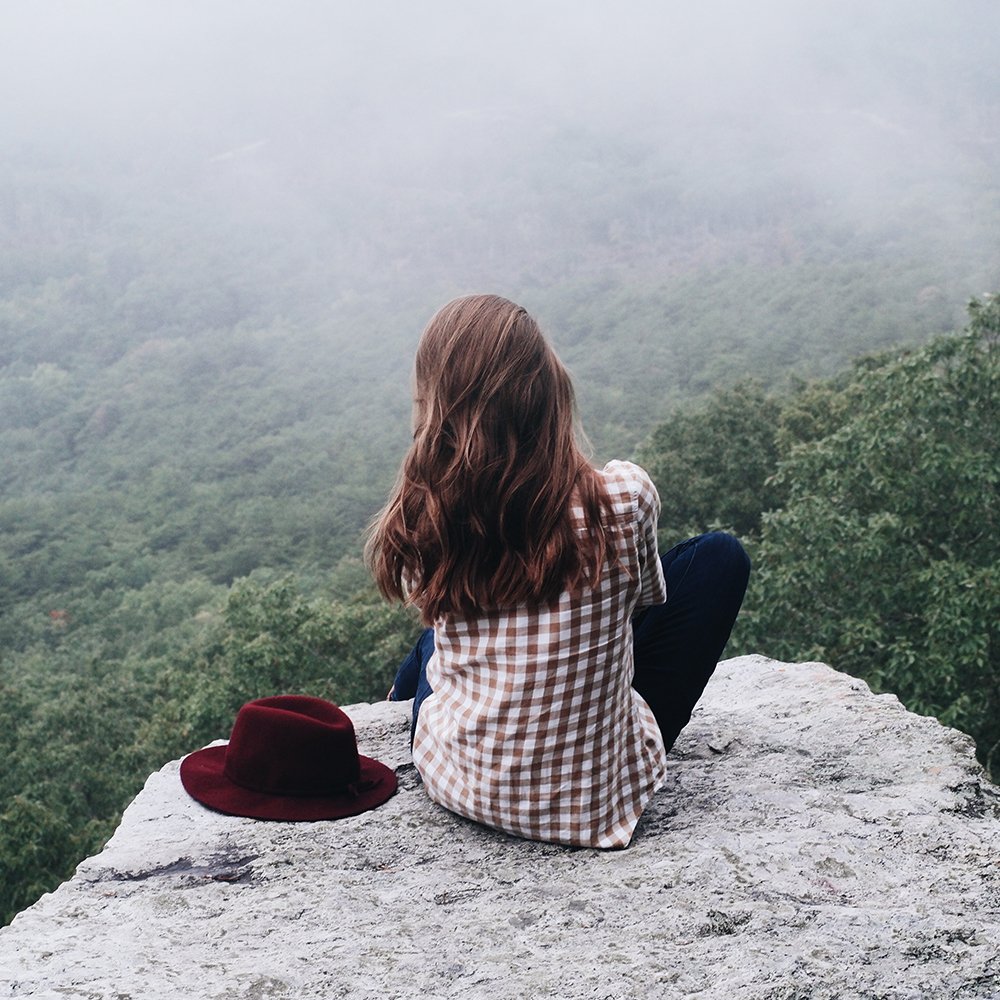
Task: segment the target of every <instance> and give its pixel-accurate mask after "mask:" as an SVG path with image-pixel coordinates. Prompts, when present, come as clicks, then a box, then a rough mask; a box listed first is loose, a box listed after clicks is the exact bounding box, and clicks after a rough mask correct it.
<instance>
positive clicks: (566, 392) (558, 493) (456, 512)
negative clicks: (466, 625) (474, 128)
mask: <svg viewBox="0 0 1000 1000" xmlns="http://www.w3.org/2000/svg"><path fill="white" fill-rule="evenodd" d="M414 389H415V394H414V410H413V414H414V415H413V423H414V429H413V444H412V446H411V447H410V450H409V451H408V452H407V455H406V457H405V458H404V460H403V464H402V467H401V469H400V472H399V476H398V478H397V480H396V485H395V487H394V489H393V492H392V495H391V496H390V498H389V501H388V503H387V504H386V505H385V507H384V508H383V509H382V511H381V513H380V514H379V515H378V516H377V517H376V519H375V521H374V522H373V523H372V526H371V529H370V532H369V537H368V544H367V545H366V548H365V555H366V558H367V561H368V565H369V567H370V569H371V571H372V575H373V576H374V578H375V582H376V584H377V585H378V587H379V589H380V590H381V591H382V593H383V594H384V595H385V596H386V597H388V598H390V599H397V600H406V601H409V602H411V603H413V604H415V605H416V606H417V607H419V608H420V610H421V614H422V617H423V620H424V621H425V623H427V624H431V623H433V622H434V621H435V620H436V619H437V618H439V617H440V616H441V615H442V614H448V613H453V614H457V615H460V616H464V617H471V616H474V615H476V614H477V613H481V612H482V611H484V610H488V609H496V608H506V607H511V606H513V605H515V604H519V603H522V602H538V603H542V602H547V601H550V600H553V599H555V598H556V597H558V596H559V594H561V593H562V592H563V591H564V590H572V589H575V588H578V587H582V586H584V585H587V586H593V585H594V584H596V582H597V580H598V579H599V577H600V574H601V570H602V567H603V565H604V562H605V559H606V558H607V555H608V550H609V545H610V542H609V537H608V528H609V524H610V519H611V514H610V504H609V501H608V497H607V494H606V492H605V490H604V487H603V483H602V481H601V479H600V477H599V476H598V474H597V473H596V472H595V471H594V469H593V468H591V466H590V464H589V462H588V461H587V459H586V458H585V456H584V455H583V453H582V451H581V448H580V446H579V444H578V440H577V435H576V405H575V399H574V393H573V385H572V382H571V381H570V377H569V373H568V372H567V371H566V369H565V368H564V367H563V365H562V362H560V360H559V358H558V357H556V354H555V352H554V351H553V350H552V348H551V347H550V346H549V345H548V343H547V342H546V340H545V338H544V337H543V336H542V332H541V330H540V329H539V328H538V324H537V323H536V322H535V321H534V319H532V317H531V316H529V315H528V313H527V312H526V311H525V310H524V309H523V308H522V307H521V306H518V305H515V304H514V303H513V302H509V301H508V300H507V299H503V298H500V297H499V296H497V295H470V296H467V297H465V298H460V299H455V300H454V301H453V302H449V303H448V304H447V305H446V306H444V307H443V308H442V309H441V310H440V311H439V312H438V313H437V314H436V315H435V316H434V317H433V318H432V319H431V321H430V323H429V324H428V326H427V329H426V330H425V331H424V334H423V336H422V337H421V339H420V344H419V346H418V348H417V357H416V363H415V373H414ZM574 507H577V508H579V510H580V511H581V513H582V530H580V521H579V520H578V519H576V520H574V516H573V514H572V510H573V508H574Z"/></svg>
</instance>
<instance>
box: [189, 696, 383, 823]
mask: <svg viewBox="0 0 1000 1000" xmlns="http://www.w3.org/2000/svg"><path fill="white" fill-rule="evenodd" d="M181 782H182V783H183V785H184V788H185V789H186V790H187V792H188V794H189V795H191V796H192V797H193V798H196V799H197V800H198V801H199V802H201V803H202V804H203V805H206V806H208V807H209V808H210V809H215V810H217V811H218V812H224V813H229V814H230V815H232V816H251V817H253V818H254V819H281V820H290V821H301V820H317V819H339V818H340V817H341V816H354V815H356V814H357V813H362V812H365V811H366V810H368V809H374V808H375V807H376V806H379V805H381V804H382V803H383V802H385V800H386V799H388V798H389V796H391V795H392V794H393V793H394V792H395V791H396V775H395V773H394V772H393V771H392V770H391V769H390V768H388V767H386V766H385V764H381V763H379V762H378V761H377V760H373V759H372V758H371V757H362V756H361V754H359V753H358V742H357V738H356V737H355V735H354V724H353V723H352V722H351V720H350V718H349V717H348V716H347V715H346V714H345V713H344V712H342V711H341V710H340V709H339V708H338V707H337V706H336V705H334V704H332V703H331V702H329V701H324V700H323V699H322V698H310V697H307V696H306V695H295V694H281V695H276V696H275V697H273V698H259V699H257V701H248V702H247V703H246V704H245V705H244V706H243V707H242V708H241V709H240V711H239V714H238V715H237V716H236V722H235V723H234V724H233V732H232V735H231V736H230V738H229V743H228V744H227V745H225V746H215V747H205V749H204V750H198V751H196V752H195V753H193V754H189V755H188V756H187V757H185V758H184V760H182V761H181Z"/></svg>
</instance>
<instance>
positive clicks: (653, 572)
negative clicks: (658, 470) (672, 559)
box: [633, 465, 667, 607]
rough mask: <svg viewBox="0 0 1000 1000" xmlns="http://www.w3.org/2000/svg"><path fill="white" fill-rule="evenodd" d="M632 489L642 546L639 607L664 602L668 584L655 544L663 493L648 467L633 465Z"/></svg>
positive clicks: (638, 537) (638, 539)
mask: <svg viewBox="0 0 1000 1000" xmlns="http://www.w3.org/2000/svg"><path fill="white" fill-rule="evenodd" d="M633 470H634V479H633V483H634V486H633V489H634V496H635V502H636V520H637V526H638V531H637V533H636V534H637V541H638V545H639V602H638V606H639V607H648V606H649V605H651V604H663V602H664V601H666V599H667V584H666V581H665V580H664V579H663V565H662V563H661V562H660V553H659V549H658V548H657V545H656V522H657V519H658V518H659V516H660V496H659V494H658V493H657V492H656V487H655V486H654V485H653V480H652V479H650V478H649V473H647V472H646V470H645V469H641V468H639V466H638V465H635V466H633Z"/></svg>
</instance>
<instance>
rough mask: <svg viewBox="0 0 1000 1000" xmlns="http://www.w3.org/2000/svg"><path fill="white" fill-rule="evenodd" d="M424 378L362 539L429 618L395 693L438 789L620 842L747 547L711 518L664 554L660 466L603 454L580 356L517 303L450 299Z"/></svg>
mask: <svg viewBox="0 0 1000 1000" xmlns="http://www.w3.org/2000/svg"><path fill="white" fill-rule="evenodd" d="M414 386H415V398H414V411H413V413H414V416H413V425H414V429H413V444H412V446H411V447H410V450H409V452H408V453H407V455H406V457H405V459H404V461H403V465H402V469H401V470H400V474H399V478H398V481H397V484H396V486H395V488H394V490H393V493H392V496H391V498H390V500H389V502H388V503H387V504H386V506H385V508H384V509H383V511H382V512H381V514H380V515H379V517H378V518H377V520H376V522H375V524H374V525H373V527H372V531H371V535H370V538H369V541H368V547H367V555H368V560H369V564H370V566H371V569H372V572H373V575H374V577H375V581H376V583H377V584H378V586H379V588H380V589H381V591H382V593H383V594H385V595H386V596H387V597H389V598H391V599H398V600H404V601H408V602H410V603H412V604H414V605H416V607H418V608H419V609H420V611H421V614H422V617H423V621H424V623H425V624H426V625H427V626H431V627H429V628H427V630H426V631H425V632H424V633H423V635H422V636H421V638H420V641H419V642H418V643H417V646H416V648H415V649H414V650H413V652H412V653H411V654H410V656H409V657H408V658H407V659H406V661H405V662H404V663H403V665H402V666H401V667H400V670H399V673H398V675H397V677H396V682H395V685H394V686H393V690H392V691H390V694H389V697H390V698H392V699H406V698H413V699H414V703H413V730H412V738H413V759H414V763H415V764H416V766H417V770H418V771H419V772H420V774H421V776H422V778H423V782H424V787H425V788H426V789H427V792H428V794H429V795H430V797H431V798H432V799H433V800H434V801H436V802H439V803H440V804H441V805H443V806H446V807H447V808H448V809H451V810H453V811H454V812H456V813H459V814H461V815H462V816H467V817H468V818H470V819H473V820H476V821H478V822H480V823H485V824H487V825H489V826H492V827H496V828H498V829H500V830H506V831H508V832H509V833H513V834H517V835H518V836H521V837H529V838H532V839H536V840H545V841H555V842H558V843H563V844H576V845H581V846H588V847H625V846H627V845H628V843H629V841H630V840H631V838H632V834H633V831H634V830H635V826H636V823H637V822H638V820H639V817H640V815H641V814H642V811H643V809H644V808H645V806H646V804H647V803H648V802H649V800H650V798H651V797H652V795H653V793H654V792H655V791H656V790H657V788H658V787H659V786H660V785H661V784H662V782H663V778H664V774H665V770H666V759H665V757H666V752H667V750H668V749H669V748H670V747H671V746H672V745H673V742H674V740H675V739H676V738H677V734H678V733H679V732H680V730H681V729H682V728H683V726H684V725H685V724H686V723H687V722H688V720H689V718H690V716H691V710H692V708H693V707H694V705H695V702H696V701H697V700H698V698H699V697H700V696H701V693H702V691H703V689H704V687H705V684H706V683H707V682H708V679H709V677H710V676H711V674H712V671H713V670H714V669H715V665H716V662H717V661H718V659H719V657H720V655H721V653H722V650H723V648H724V647H725V645H726V641H727V640H728V638H729V633H730V631H731V630H732V626H733V622H734V621H735V619H736V614H737V612H738V610H739V607H740V604H741V602H742V600H743V594H744V591H745V589H746V583H747V578H748V575H749V561H748V559H747V557H746V554H745V553H744V551H743V549H742V547H741V546H740V544H739V542H737V541H736V540H735V539H734V538H732V537H731V536H729V535H726V534H722V533H718V532H716V533H712V534H707V535H699V536H698V537H696V538H692V539H689V540H688V541H686V542H683V543H682V544H680V545H677V546H675V547H674V548H673V549H671V550H670V551H669V552H667V553H666V554H665V555H664V556H662V557H660V556H659V555H658V554H657V547H656V520H657V515H658V512H659V498H658V497H657V494H656V489H655V487H654V486H653V483H652V482H651V481H650V479H649V477H648V476H647V474H646V473H645V472H644V471H643V470H642V469H640V468H639V467H638V466H636V465H633V464H631V463H630V462H621V461H615V462H609V463H608V464H607V465H606V466H605V467H604V468H603V469H594V468H592V467H591V466H590V464H589V463H588V461H587V460H586V458H585V457H584V455H583V454H582V452H581V450H580V446H579V444H578V442H577V438H576V433H575V430H576V427H575V403H574V395H573V387H572V383H571V381H570V378H569V374H568V373H567V371H566V369H565V368H564V367H563V365H562V363H561V362H560V361H559V359H558V358H557V357H556V355H555V352H554V351H553V350H552V348H551V347H550V346H549V345H548V343H547V342H546V341H545V339H544V337H543V336H542V333H541V331H540V330H539V328H538V325H537V324H536V323H535V321H534V320H533V319H532V318H531V316H529V315H528V313H527V312H526V311H525V310H524V309H522V308H521V307H520V306H517V305H515V304H514V303H512V302H508V301H507V300H506V299H502V298H499V297H498V296H493V295H473V296H468V297H466V298H461V299H456V300H455V301H454V302H451V303H449V304H448V305H446V306H445V307H444V308H443V309H441V310H440V311H439V312H438V313H437V315H435V316H434V318H433V319H432V320H431V322H430V324H429V325H428V327H427V329H426V330H425V331H424V334H423V337H422V338H421V340H420V344H419V346H418V348H417V356H416V366H415V380H414ZM639 609H642V610H639Z"/></svg>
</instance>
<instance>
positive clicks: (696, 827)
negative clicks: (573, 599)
mask: <svg viewBox="0 0 1000 1000" xmlns="http://www.w3.org/2000/svg"><path fill="white" fill-rule="evenodd" d="M408 709H409V706H408V705H407V704H389V703H384V704H377V705H370V706H369V705H359V706H353V707H349V708H348V709H347V711H348V713H349V714H350V715H351V716H352V718H353V719H354V720H355V724H356V727H357V730H358V736H359V743H360V749H361V752H362V753H367V754H370V755H372V756H375V757H378V758H379V759H380V760H383V761H384V762H385V763H387V764H389V765H390V766H392V767H395V768H397V769H398V773H399V777H400V790H399V793H398V794H397V795H396V796H394V797H393V798H392V799H390V800H389V801H388V802H387V803H386V804H385V805H383V806H381V807H380V808H378V809H376V810H374V811H372V812H368V813H364V814H362V815H361V816H357V817H352V818H348V819H341V820H336V821H331V822H320V823H309V824H291V823H267V822H259V821H253V820H246V819H240V818H235V817H227V816H223V815H220V814H218V813H213V812H210V811H208V810H206V809H204V808H203V807H201V806H200V805H198V804H197V803H196V802H194V801H193V800H192V799H190V798H188V796H187V795H186V794H185V793H184V791H183V789H182V788H181V785H180V781H179V779H178V764H177V762H174V763H171V764H168V765H167V766H166V767H164V768H163V769H162V770H160V771H158V772H157V773H155V774H153V775H152V776H151V777H150V778H149V780H148V782H147V783H146V786H145V788H144V789H143V791H142V792H141V793H140V794H139V796H138V797H137V798H136V800H135V801H134V802H133V803H132V805H131V806H129V808H128V810H127V811H126V813H125V815H124V817H123V819H122V823H121V826H120V827H119V829H118V831H117V832H116V833H115V835H114V837H113V838H112V839H111V841H110V842H109V843H108V845H107V847H106V848H105V850H104V851H103V852H102V853H101V854H99V855H97V856H96V857H93V858H90V859H88V860H87V861H85V862H83V863H82V864H81V865H80V867H79V868H78V870H77V872H76V875H75V876H74V877H73V879H71V880H70V881H69V882H66V883H65V884H63V885H62V886H61V887H60V888H59V889H58V890H57V891H56V892H54V893H51V894H50V895H47V896H45V897H43V898H42V899H41V900H40V901H39V902H38V903H36V904H35V905H34V906H32V907H30V908H29V909H27V910H25V911H24V912H23V913H21V914H20V915H19V916H18V917H16V918H15V920H14V922H13V923H12V924H11V926H10V927H8V928H6V929H4V930H2V931H0V996H3V997H8V996H9V997H14V998H20V997H40V998H57V997H58V998H60V1000H69V998H84V997H86V998H89V1000H95V998H105V997H107V998H115V1000H130V998H135V1000H139V998H142V1000H156V998H168V997H169V998H227V1000H230V998H233V1000H235V998H239V1000H270V998H275V1000H277V998H295V1000H301V998H312V997H317V998H318V997H322V998H324V1000H331V998H341V997H344V998H346V997H350V998H352V1000H361V998H376V997H377V998H380V1000H388V998H404V997H424V998H438V997H441V998H445V997H463V998H466V997H472V998H476V997H489V998H491V1000H503V998H515V997H518V998H520V997H532V998H534V997H551V998H573V1000H575V998H583V997H587V998H591V997H592V998H601V1000H632V998H656V1000H673V998H680V997H698V998H702V1000H835V998H839V1000H848V998H851V1000H855V998H871V1000H875V998H878V1000H904V998H905V1000H917V998H920V1000H926V998H949V1000H995V998H997V997H1000V794H998V791H997V789H996V787H995V786H993V785H991V784H989V783H988V782H987V781H986V779H985V777H984V775H983V772H982V770H981V769H980V768H979V766H978V765H977V764H976V761H975V759H974V757H973V753H972V745H971V741H970V740H969V739H968V737H966V736H964V735H962V734H961V733H958V732H956V731H954V730H950V729H946V728H944V727H943V726H941V725H940V724H939V723H938V722H936V721H935V720H933V719H928V718H923V717H921V716H917V715H913V714H912V713H909V712H907V711H905V710H904V709H903V708H902V706H901V705H900V704H899V702H898V701H897V700H896V699H895V698H894V697H893V696H891V695H882V696H876V695H873V694H872V693H871V692H870V691H869V689H868V688H867V687H866V686H865V684H864V683H862V682H861V681H858V680H855V679H854V678H851V677H847V676H845V675H843V674H839V673H837V672H836V671H834V670H832V669H830V668H829V667H827V666H824V665H822V664H816V663H806V664H784V663H777V662H775V661H773V660H767V659H765V658H763V657H758V656H751V657H740V658H738V659H733V660H728V661H726V662H724V663H723V664H721V665H720V667H719V669H718V671H717V673H716V676H715V677H714V678H713V680H712V682H711V684H710V685H709V689H708V691H707V693H706V696H705V699H704V701H703V704H702V705H701V706H700V707H699V709H698V711H697V713H696V715H695V718H694V720H693V721H692V723H691V725H690V726H689V727H688V729H687V730H685V732H684V733H683V734H682V736H681V739H680V741H679V743H678V745H677V747H676V748H675V750H674V751H673V752H672V753H671V755H670V760H671V767H670V774H669V778H668V781H667V785H666V787H665V788H664V789H663V790H662V791H661V792H660V793H659V794H658V795H657V796H656V798H655V800H654V802H653V804H652V805H651V807H650V808H649V809H648V810H647V813H646V815H645V816H644V817H643V820H642V822H641V823H640V826H639V829H638V831H637V834H636V837H635V839H634V841H633V843H632V846H631V847H629V848H628V849H627V850H625V851H615V852H599V851H594V850H580V849H571V848H565V847H558V846H553V845H548V844H538V843H531V842H527V841H522V840H518V839H515V838H512V837H508V836H506V835H504V834H501V833H497V832H494V831H491V830H488V829H485V828H483V827H480V826H477V825H475V824H473V823H469V822H466V821H464V820H462V819H460V818H458V817H456V816H453V815H451V814H450V813H448V812H446V811H445V810H443V809H441V808H439V807H437V806H435V805H433V804H432V803H431V802H430V801H428V799H427V797H426V795H424V793H423V792H422V790H421V788H420V786H419V779H418V777H417V775H416V773H415V771H414V769H413V766H412V764H411V762H410V755H409V747H408V738H407V736H408V733H407V719H408Z"/></svg>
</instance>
